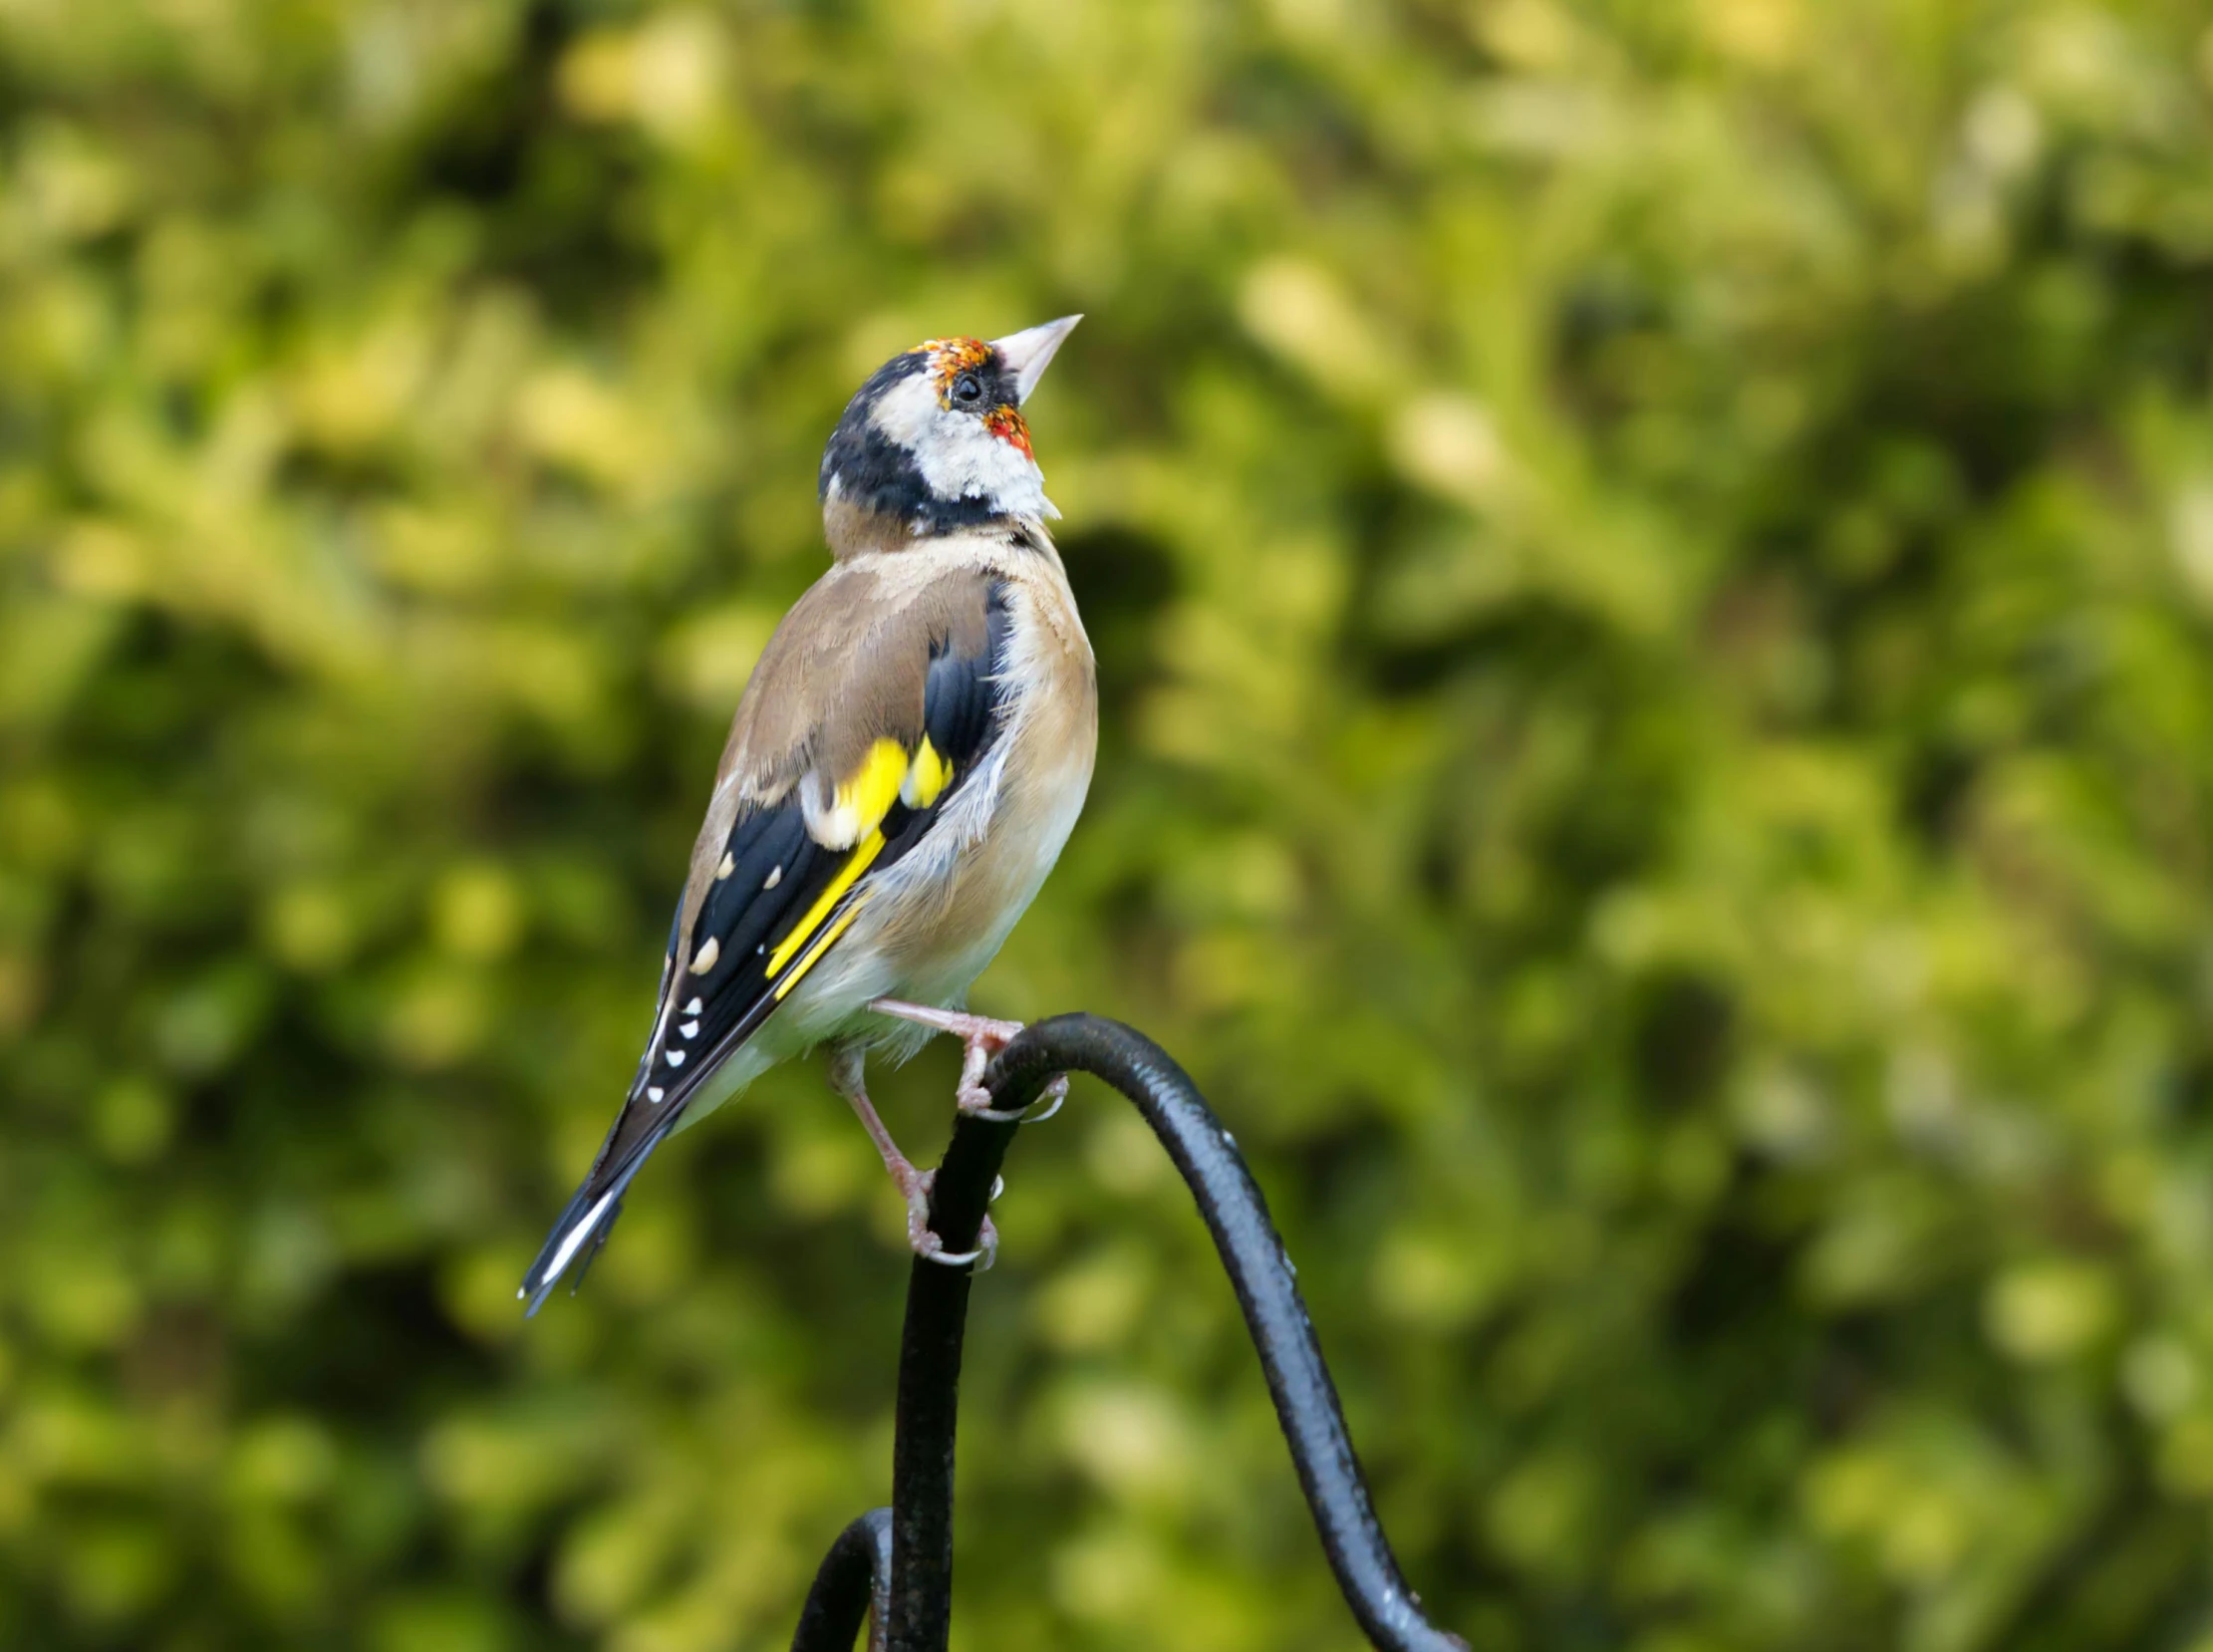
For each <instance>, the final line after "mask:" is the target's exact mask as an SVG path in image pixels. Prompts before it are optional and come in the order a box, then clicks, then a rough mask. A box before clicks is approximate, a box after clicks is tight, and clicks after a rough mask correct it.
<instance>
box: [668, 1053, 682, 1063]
mask: <svg viewBox="0 0 2213 1652" xmlns="http://www.w3.org/2000/svg"><path fill="white" fill-rule="evenodd" d="M668 1060H669V1065H670V1066H672V1067H681V1066H683V1065H684V1051H682V1050H671V1051H669V1052H668Z"/></svg>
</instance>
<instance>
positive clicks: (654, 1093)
mask: <svg viewBox="0 0 2213 1652" xmlns="http://www.w3.org/2000/svg"><path fill="white" fill-rule="evenodd" d="M666 1093H667V1092H666V1091H664V1090H663V1089H662V1088H661V1086H660V1085H658V1084H656V1085H654V1086H653V1087H652V1088H650V1089H649V1090H647V1092H646V1099H647V1100H648V1101H659V1100H660V1099H661V1098H662V1096H663V1095H665V1094H666Z"/></svg>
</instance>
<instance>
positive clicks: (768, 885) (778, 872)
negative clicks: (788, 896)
mask: <svg viewBox="0 0 2213 1652" xmlns="http://www.w3.org/2000/svg"><path fill="white" fill-rule="evenodd" d="M783 881H784V869H783V868H782V867H780V866H776V867H771V868H769V872H768V876H767V878H766V879H764V880H763V881H762V883H761V888H763V889H774V888H775V887H776V886H777V885H778V884H780V883H782V882H783Z"/></svg>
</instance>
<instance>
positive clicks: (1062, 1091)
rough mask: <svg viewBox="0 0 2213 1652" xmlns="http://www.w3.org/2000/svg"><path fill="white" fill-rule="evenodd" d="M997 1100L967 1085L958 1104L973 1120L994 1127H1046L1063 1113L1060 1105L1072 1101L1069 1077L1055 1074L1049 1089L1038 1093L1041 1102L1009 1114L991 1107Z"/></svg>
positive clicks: (956, 1100)
mask: <svg viewBox="0 0 2213 1652" xmlns="http://www.w3.org/2000/svg"><path fill="white" fill-rule="evenodd" d="M993 1099H994V1098H993V1096H992V1094H991V1092H990V1091H988V1090H986V1089H985V1088H984V1087H983V1086H982V1084H981V1083H980V1082H979V1083H975V1084H964V1085H962V1086H961V1088H960V1090H959V1091H957V1092H956V1093H955V1096H954V1104H955V1105H956V1106H958V1107H959V1108H960V1109H961V1111H962V1112H964V1113H966V1114H967V1115H968V1117H969V1118H971V1119H983V1120H985V1121H987V1122H988V1123H991V1124H1043V1123H1044V1122H1045V1121H1046V1120H1047V1119H1049V1118H1051V1117H1052V1116H1053V1115H1054V1114H1055V1113H1057V1112H1059V1111H1060V1104H1061V1103H1062V1102H1064V1101H1066V1100H1067V1099H1068V1075H1067V1074H1066V1073H1055V1074H1053V1076H1052V1077H1051V1079H1049V1080H1048V1081H1047V1082H1046V1084H1045V1087H1044V1088H1043V1089H1042V1090H1040V1091H1038V1092H1037V1099H1036V1100H1035V1101H1033V1102H1031V1103H1030V1104H1029V1105H1028V1106H1027V1107H1019V1108H1014V1109H1012V1110H1007V1109H1003V1108H998V1107H994V1106H992V1105H991V1103H992V1101H993Z"/></svg>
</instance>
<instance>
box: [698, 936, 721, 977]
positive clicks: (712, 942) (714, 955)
mask: <svg viewBox="0 0 2213 1652" xmlns="http://www.w3.org/2000/svg"><path fill="white" fill-rule="evenodd" d="M721 956H722V943H721V942H719V941H717V940H716V939H715V938H714V937H713V936H711V935H710V936H708V937H707V938H706V945H705V946H704V947H701V948H700V949H699V956H698V957H697V958H694V959H693V960H692V973H693V974H694V975H703V974H705V973H706V972H707V971H708V970H709V969H711V968H713V967H714V961H715V960H716V959H718V958H720V957H721Z"/></svg>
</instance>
